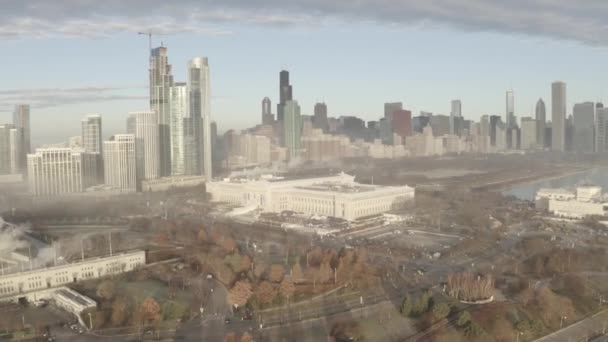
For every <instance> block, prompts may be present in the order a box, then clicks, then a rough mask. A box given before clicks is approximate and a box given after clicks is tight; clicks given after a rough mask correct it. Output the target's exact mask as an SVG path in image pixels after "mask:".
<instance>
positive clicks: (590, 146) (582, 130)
mask: <svg viewBox="0 0 608 342" xmlns="http://www.w3.org/2000/svg"><path fill="white" fill-rule="evenodd" d="M573 124H574V131H573V134H572V144H573V150H574V151H575V152H583V153H590V152H593V151H594V150H595V139H594V136H595V103H593V102H584V103H577V104H575V105H574V109H573Z"/></svg>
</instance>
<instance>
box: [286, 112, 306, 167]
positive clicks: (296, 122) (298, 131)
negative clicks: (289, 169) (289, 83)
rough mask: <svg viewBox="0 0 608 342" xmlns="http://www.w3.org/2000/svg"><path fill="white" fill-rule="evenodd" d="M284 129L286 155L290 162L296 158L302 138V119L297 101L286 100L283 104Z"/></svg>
mask: <svg viewBox="0 0 608 342" xmlns="http://www.w3.org/2000/svg"><path fill="white" fill-rule="evenodd" d="M284 129H285V133H284V136H285V147H287V155H288V158H289V159H290V160H293V159H295V158H296V157H297V156H298V151H299V150H300V142H301V136H302V117H301V115H300V105H298V102H297V101H294V100H288V101H287V102H286V103H285V116H284Z"/></svg>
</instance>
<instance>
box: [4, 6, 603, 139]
mask: <svg viewBox="0 0 608 342" xmlns="http://www.w3.org/2000/svg"><path fill="white" fill-rule="evenodd" d="M191 5H192V4H191V3H188V6H191ZM410 6H416V5H414V4H410ZM185 7H187V6H186V5H185ZM555 7H556V8H557V7H559V6H555ZM555 10H556V11H557V10H558V9H555ZM24 15H25V14H23V13H22V14H21V16H22V17H23V16H24ZM37 15H42V14H40V13H38V14H37ZM16 18H20V17H19V16H17V17H16ZM434 20H435V21H436V24H435V25H429V26H420V27H418V26H414V27H412V26H410V25H403V26H398V27H394V26H391V25H388V24H382V23H381V22H373V23H362V22H356V23H353V24H351V25H346V24H345V23H342V24H340V25H338V24H335V23H334V24H332V23H327V24H326V25H322V26H320V27H318V28H312V27H307V26H305V27H302V26H298V25H292V26H288V27H287V29H279V28H277V27H275V26H271V25H270V26H269V25H264V24H254V23H247V24H240V25H239V24H235V25H234V26H233V27H231V29H229V30H226V31H230V33H229V34H214V33H212V32H211V33H210V32H201V31H200V30H199V31H198V32H192V31H191V30H187V29H186V30H184V32H181V33H179V32H177V31H176V30H174V31H171V32H166V27H164V26H161V25H158V26H157V27H154V26H146V25H143V24H142V25H141V27H139V28H138V30H145V29H150V30H151V31H152V32H153V33H154V31H155V28H156V31H157V32H158V33H166V34H165V35H158V36H153V44H154V46H158V45H160V43H161V42H162V43H164V46H166V47H167V48H168V50H169V56H170V64H172V65H174V66H177V67H175V68H174V70H172V71H173V73H174V77H175V79H178V80H184V79H185V78H186V77H185V74H186V70H185V68H184V67H183V66H184V65H186V64H187V61H188V60H189V59H191V58H192V56H196V55H205V56H208V57H209V59H210V60H212V61H213V67H214V72H213V74H212V76H211V77H212V79H211V82H212V83H213V84H214V97H212V102H213V103H212V108H213V112H212V118H213V119H214V120H217V121H218V125H219V130H220V132H225V131H226V130H228V129H230V128H236V129H243V128H246V127H250V126H252V125H253V124H255V123H257V122H258V118H259V103H260V101H261V99H263V98H264V97H266V96H268V97H269V98H270V100H271V101H272V103H273V104H277V103H279V102H280V99H279V98H278V94H277V92H276V76H275V75H276V73H277V72H278V71H279V70H281V69H283V68H284V69H287V70H289V71H290V73H291V75H290V76H291V79H290V82H291V83H292V84H294V85H295V86H294V88H295V89H294V93H295V95H294V98H295V99H297V100H298V102H299V103H300V105H301V108H302V114H313V110H314V109H313V108H314V104H315V103H317V102H325V103H327V104H328V107H329V108H330V110H329V113H328V115H329V116H340V115H356V116H359V117H361V118H363V119H365V120H373V119H375V118H377V117H378V116H380V115H381V113H382V105H383V103H385V102H396V101H399V102H403V103H404V108H406V109H408V110H411V111H412V114H413V115H417V114H418V113H419V112H420V111H429V112H433V113H441V114H445V115H449V114H450V101H451V100H452V99H455V98H458V99H461V100H462V106H463V107H462V108H463V112H462V114H463V117H464V118H465V119H474V120H476V121H477V120H479V118H480V117H481V116H482V115H496V114H503V112H504V93H505V91H507V90H509V89H513V90H514V92H515V94H516V99H515V115H516V116H517V117H518V118H521V117H525V116H533V115H534V107H535V104H536V101H537V100H538V98H543V99H550V95H551V90H550V84H551V82H553V81H555V80H562V81H564V82H566V83H567V84H568V98H567V103H568V108H567V112H568V113H567V114H571V113H572V106H571V104H574V103H582V102H585V101H598V100H601V99H602V98H606V97H608V96H607V95H608V94H606V90H605V89H606V87H605V86H604V85H603V84H602V83H601V82H602V80H601V79H602V78H600V77H597V71H598V70H601V66H602V63H603V61H604V60H605V58H606V56H607V55H608V52H607V51H606V49H605V48H603V47H602V46H603V44H602V42H594V41H593V39H592V38H593V37H590V38H589V37H587V38H585V39H583V38H581V37H578V36H576V35H575V36H568V35H567V34H563V32H562V34H547V33H546V32H543V31H542V30H540V28H538V31H535V30H530V31H529V32H525V33H522V32H519V31H517V30H515V29H508V28H504V29H501V30H490V29H469V28H463V27H461V26H459V25H442V22H441V20H440V19H437V18H435V19H434ZM444 24H445V23H444ZM452 24H453V23H452ZM133 25H134V26H136V23H135V24H133ZM184 25H187V23H184ZM22 26H23V25H22ZM185 27H186V28H188V27H190V26H185ZM98 29H100V28H99V27H98ZM13 30H14V31H20V26H19V25H17V26H15V27H13ZM100 30H102V29H100ZM26 31H27V30H26ZM0 32H4V31H2V30H0ZM98 33H99V32H98ZM100 33H102V34H100V35H99V36H96V35H94V34H91V35H88V36H87V35H83V34H72V35H66V34H61V32H54V33H53V32H51V33H49V35H48V36H42V37H41V36H40V35H36V34H34V33H31V32H30V33H27V32H21V33H20V34H18V35H15V36H14V37H12V39H10V40H7V41H3V42H2V43H0V44H1V45H0V46H2V47H5V48H7V49H10V50H11V51H13V52H14V54H11V56H7V63H5V64H3V65H2V66H1V68H2V71H3V73H4V74H5V75H6V79H7V80H9V81H10V82H7V83H6V84H5V85H4V87H3V88H1V89H0V122H10V115H11V112H12V110H13V105H14V104H16V103H30V104H31V105H32V108H31V112H32V137H33V138H34V139H33V140H32V142H33V144H34V146H38V145H40V144H41V143H51V142H56V141H58V140H60V139H61V138H62V137H64V136H72V135H75V134H77V133H78V131H79V127H78V125H77V123H76V124H74V123H75V122H76V121H77V120H80V118H82V117H83V116H84V114H86V113H90V112H95V113H100V114H101V115H102V116H103V117H104V125H105V127H104V137H103V138H104V139H107V138H108V137H109V136H111V135H112V134H117V133H125V129H124V121H125V119H126V116H127V113H129V112H133V111H141V110H146V109H148V107H149V105H147V102H148V101H149V99H148V97H147V96H146V95H147V94H146V89H149V88H148V86H147V85H146V83H147V82H146V81H147V79H148V74H147V73H148V70H147V68H146V67H145V61H146V60H147V59H148V55H149V53H148V49H147V47H148V41H147V39H144V37H138V36H137V34H136V30H135V29H134V28H133V29H131V28H127V29H124V30H122V31H120V30H118V31H113V30H112V29H111V28H107V31H101V32H100ZM0 34H2V33H0ZM355 36H356V37H358V39H356V40H355V39H353V37H355ZM92 37H94V38H95V39H92ZM304 40H305V41H306V42H307V44H302V42H303V41H304ZM279 41H280V42H281V44H283V45H284V48H282V49H276V45H277V42H279ZM392 41H396V42H399V44H396V45H397V46H396V47H395V49H396V53H394V54H385V53H381V51H382V50H381V48H382V46H384V45H385V44H387V43H388V42H392ZM431 41H432V42H434V43H430V42H431ZM452 41H458V42H459V45H460V46H461V47H462V48H461V49H457V50H454V49H451V47H452V46H453V45H454V44H455V43H452ZM361 42H363V43H365V44H364V45H365V46H366V48H365V49H363V50H362V49H361ZM539 44H540V45H542V47H543V48H542V49H533V48H532V47H535V46H538V45H539ZM594 44H595V45H594ZM194 45H196V46H197V48H192V46H194ZM412 46H413V47H415V48H416V51H415V53H411V54H409V55H408V54H402V53H399V52H405V51H407V49H409V48H410V47H412ZM497 46H509V47H510V49H509V50H508V51H507V50H504V51H503V50H497V51H500V53H498V52H492V51H490V50H493V49H491V47H497ZM270 47H273V49H274V50H273V51H276V52H277V53H276V54H270V55H269V54H267V53H265V50H266V51H267V49H268V48H270ZM482 47H484V48H482ZM487 47H490V49H488V48H487ZM53 49H62V50H64V51H65V53H64V54H61V55H62V56H64V55H68V56H69V58H67V59H60V57H59V56H54V55H53V54H50V56H49V59H50V60H49V63H51V64H53V65H54V68H47V69H43V70H40V71H39V72H37V73H36V75H35V77H34V75H31V74H30V73H28V72H27V70H28V65H33V63H34V59H35V56H37V55H39V54H40V52H41V51H45V50H53ZM446 49H450V50H451V51H453V52H454V53H453V54H451V55H450V56H449V58H448V57H447V56H446V55H445V54H443V53H442V51H445V50H446ZM235 51H239V52H245V53H236V54H235V53H234V52H235ZM318 51H321V52H324V53H323V57H324V58H322V59H319V58H318V57H315V54H313V52H318ZM521 51H526V53H524V54H522V53H521ZM108 53H111V54H112V55H113V58H112V59H111V61H112V62H111V63H110V62H108V58H107V54H108ZM13 55H14V56H13ZM581 55H583V56H585V58H586V60H585V62H584V63H572V61H577V60H580V56H581ZM243 56H246V58H245V57H243ZM395 56H399V58H396V57H395ZM421 56H425V63H422V64H421V63H420V61H419V60H420V57H421ZM577 56H578V57H577ZM17 57H18V59H17ZM88 63H95V64H96V68H95V69H96V70H94V71H91V70H90V68H88V65H89V64H88ZM251 65H256V68H255V70H253V69H252V68H251V67H250V66H251ZM362 65H366V67H367V68H365V70H363V69H362V68H361V66H362ZM85 70H87V72H85ZM60 75H61V76H60ZM471 75H475V77H476V80H475V82H462V79H465V80H466V79H470V78H471ZM354 82H357V83H358V84H360V86H357V87H352V84H354ZM235 84H248V85H251V87H248V88H243V87H238V86H237V87H235V86H234V85H235ZM353 99H355V100H353ZM275 110H276V108H273V112H274V111H275ZM550 110H551V108H550V106H548V108H547V111H550ZM273 114H275V115H276V114H277V113H273ZM47 117H53V118H54V119H55V120H56V121H57V123H58V126H59V128H58V129H57V130H53V132H47V131H45V130H44V127H45V121H44V118H47Z"/></svg>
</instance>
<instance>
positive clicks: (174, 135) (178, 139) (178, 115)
mask: <svg viewBox="0 0 608 342" xmlns="http://www.w3.org/2000/svg"><path fill="white" fill-rule="evenodd" d="M169 107H170V113H171V120H170V130H171V175H184V174H197V172H196V168H192V169H191V170H190V172H188V173H186V160H187V159H190V161H189V162H188V164H189V165H191V164H192V161H193V160H196V159H197V151H198V149H197V148H196V146H197V145H196V140H195V136H194V132H195V131H196V130H195V129H194V127H195V126H196V123H197V122H194V120H192V118H191V117H190V115H189V114H190V113H189V111H188V86H187V85H186V83H175V84H174V85H173V86H172V87H171V89H170V91H169ZM186 130H187V131H188V134H186ZM186 145H187V146H188V152H189V153H190V154H189V155H188V158H186Z"/></svg>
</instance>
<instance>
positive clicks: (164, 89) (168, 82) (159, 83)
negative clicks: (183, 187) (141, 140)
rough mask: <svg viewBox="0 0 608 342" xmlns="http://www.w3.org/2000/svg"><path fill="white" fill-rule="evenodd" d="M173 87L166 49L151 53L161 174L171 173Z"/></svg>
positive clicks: (152, 103) (151, 94)
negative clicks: (171, 92)
mask: <svg viewBox="0 0 608 342" xmlns="http://www.w3.org/2000/svg"><path fill="white" fill-rule="evenodd" d="M172 85H173V76H172V75H171V65H170V64H169V61H168V57H167V48H166V47H163V46H161V47H157V48H155V49H152V50H151V51H150V110H152V111H155V112H156V114H157V116H158V132H159V133H158V140H159V174H160V175H161V176H168V175H169V174H170V173H171V145H170V141H171V138H170V135H171V133H170V120H171V119H170V108H169V89H170V87H171V86H172Z"/></svg>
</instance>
